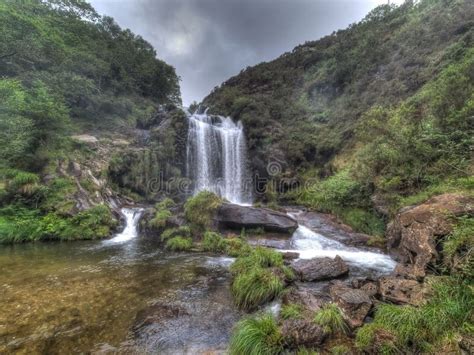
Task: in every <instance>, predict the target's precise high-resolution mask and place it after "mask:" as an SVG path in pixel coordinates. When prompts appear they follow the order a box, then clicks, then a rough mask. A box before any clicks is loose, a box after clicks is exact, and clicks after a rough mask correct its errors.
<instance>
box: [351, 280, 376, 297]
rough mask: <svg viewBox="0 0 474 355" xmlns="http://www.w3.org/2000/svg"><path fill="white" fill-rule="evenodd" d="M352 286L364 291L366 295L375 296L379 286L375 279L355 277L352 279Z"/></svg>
mask: <svg viewBox="0 0 474 355" xmlns="http://www.w3.org/2000/svg"><path fill="white" fill-rule="evenodd" d="M351 284H352V287H354V288H357V289H360V290H362V291H364V292H365V293H366V294H367V295H368V296H370V297H375V296H376V295H377V294H378V293H379V286H378V284H377V282H376V281H374V280H371V279H368V278H357V279H354V280H352V282H351Z"/></svg>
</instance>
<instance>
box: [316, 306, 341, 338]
mask: <svg viewBox="0 0 474 355" xmlns="http://www.w3.org/2000/svg"><path fill="white" fill-rule="evenodd" d="M314 322H315V323H316V324H318V325H320V326H321V327H323V329H324V331H325V332H328V333H341V334H343V333H346V332H347V331H348V329H349V328H348V326H347V323H346V321H345V320H344V317H343V316H342V311H341V310H340V309H339V307H338V306H337V305H336V304H334V303H328V304H326V305H324V306H323V307H322V308H321V310H319V311H318V312H317V313H316V315H315V316H314Z"/></svg>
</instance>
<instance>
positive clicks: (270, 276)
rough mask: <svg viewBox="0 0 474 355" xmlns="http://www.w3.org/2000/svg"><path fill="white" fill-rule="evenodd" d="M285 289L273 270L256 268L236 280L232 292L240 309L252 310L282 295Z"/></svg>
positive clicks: (241, 274)
mask: <svg viewBox="0 0 474 355" xmlns="http://www.w3.org/2000/svg"><path fill="white" fill-rule="evenodd" d="M283 287H284V285H283V282H282V280H281V279H280V278H279V277H278V276H276V275H275V274H274V273H273V272H272V271H271V270H268V269H262V268H260V267H254V268H253V269H251V270H246V271H245V272H242V273H240V274H238V275H237V276H236V277H235V278H234V280H233V282H232V287H231V291H232V295H233V296H234V301H235V303H236V305H237V306H238V307H239V308H241V309H244V310H252V309H255V308H256V307H257V306H259V305H261V304H264V303H266V302H268V301H271V300H273V299H274V298H275V297H277V296H278V295H280V293H281V292H282V291H283Z"/></svg>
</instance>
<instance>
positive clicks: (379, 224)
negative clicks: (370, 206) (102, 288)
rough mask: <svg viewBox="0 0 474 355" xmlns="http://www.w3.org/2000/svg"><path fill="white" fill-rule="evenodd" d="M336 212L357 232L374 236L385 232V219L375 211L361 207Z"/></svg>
mask: <svg viewBox="0 0 474 355" xmlns="http://www.w3.org/2000/svg"><path fill="white" fill-rule="evenodd" d="M336 214H337V215H338V216H339V217H340V218H341V219H342V221H343V222H344V223H346V224H348V225H349V226H351V227H352V228H354V230H355V231H356V232H360V233H365V234H369V235H373V236H382V235H384V233H385V223H384V221H383V220H382V219H381V218H380V217H379V216H377V215H376V214H375V213H373V212H370V211H366V210H363V209H361V208H347V209H343V210H342V211H340V212H336Z"/></svg>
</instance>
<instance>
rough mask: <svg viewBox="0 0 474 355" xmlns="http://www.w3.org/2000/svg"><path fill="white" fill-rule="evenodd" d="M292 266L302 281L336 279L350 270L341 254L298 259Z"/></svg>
mask: <svg viewBox="0 0 474 355" xmlns="http://www.w3.org/2000/svg"><path fill="white" fill-rule="evenodd" d="M290 266H291V268H292V269H293V270H294V271H295V273H296V274H297V275H298V276H299V278H300V279H301V280H302V281H319V280H328V279H334V278H337V277H340V276H343V275H346V274H347V273H348V272H349V267H348V266H347V264H346V263H345V262H344V260H342V258H341V257H340V256H336V257H335V258H334V259H331V258H314V259H309V260H297V261H294V262H292V263H291V265H290Z"/></svg>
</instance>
